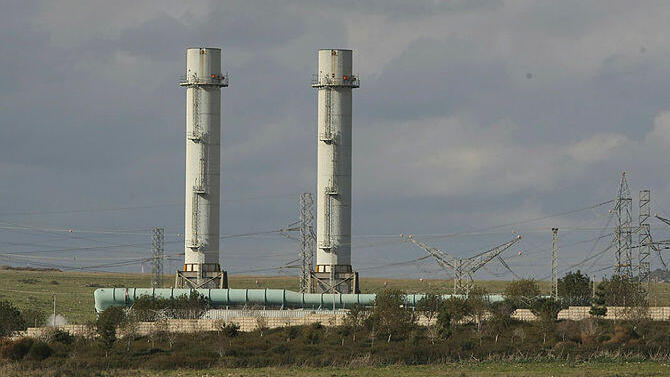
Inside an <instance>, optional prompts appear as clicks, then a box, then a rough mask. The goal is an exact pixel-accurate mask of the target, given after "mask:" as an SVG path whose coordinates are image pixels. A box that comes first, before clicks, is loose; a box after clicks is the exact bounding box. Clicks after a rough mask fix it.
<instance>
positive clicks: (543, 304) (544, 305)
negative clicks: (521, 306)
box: [530, 298, 564, 322]
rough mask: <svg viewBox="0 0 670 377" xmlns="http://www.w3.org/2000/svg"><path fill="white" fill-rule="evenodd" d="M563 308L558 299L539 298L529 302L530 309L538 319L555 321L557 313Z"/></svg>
mask: <svg viewBox="0 0 670 377" xmlns="http://www.w3.org/2000/svg"><path fill="white" fill-rule="evenodd" d="M563 308H564V305H563V304H562V303H561V302H560V301H556V300H555V299H553V298H539V299H537V300H535V301H533V303H532V304H531V308H530V310H531V311H532V312H533V314H535V315H536V316H538V317H539V318H538V319H539V320H540V321H552V322H553V321H555V320H556V319H557V318H558V313H559V312H560V311H561V310H562V309H563Z"/></svg>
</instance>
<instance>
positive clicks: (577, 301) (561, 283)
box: [558, 270, 591, 306]
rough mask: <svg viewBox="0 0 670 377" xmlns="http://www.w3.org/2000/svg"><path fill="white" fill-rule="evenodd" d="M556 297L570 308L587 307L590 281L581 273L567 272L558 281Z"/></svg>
mask: <svg viewBox="0 0 670 377" xmlns="http://www.w3.org/2000/svg"><path fill="white" fill-rule="evenodd" d="M558 297H560V298H561V300H562V301H563V302H564V303H565V304H567V305H572V306H587V305H590V304H591V279H589V277H588V276H586V275H584V274H582V272H581V271H579V270H577V272H568V273H567V274H565V276H564V277H562V278H561V279H558Z"/></svg>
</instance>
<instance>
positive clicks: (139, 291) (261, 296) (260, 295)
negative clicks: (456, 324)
mask: <svg viewBox="0 0 670 377" xmlns="http://www.w3.org/2000/svg"><path fill="white" fill-rule="evenodd" d="M191 292H197V293H198V294H200V295H202V296H204V297H206V298H208V299H209V300H210V301H211V303H212V305H213V306H214V307H219V308H221V307H245V306H263V307H276V308H281V309H346V308H351V307H352V306H353V305H355V304H360V305H363V306H372V305H373V302H374V300H375V297H376V294H374V293H368V294H357V293H345V294H341V293H336V294H332V293H300V292H294V291H289V290H286V289H176V288H99V289H96V290H95V292H94V294H93V295H94V297H95V311H96V312H98V313H100V312H102V311H103V310H105V309H107V308H108V307H110V306H132V305H133V303H134V302H135V300H137V299H139V298H140V297H145V296H148V297H153V298H162V299H172V298H177V297H179V296H188V295H190V294H191ZM424 296H425V294H422V293H417V294H408V295H405V305H406V306H408V307H415V306H416V303H417V302H418V301H419V300H421V299H422V298H423V297H424ZM452 296H453V295H442V298H443V299H448V298H450V297H452ZM488 300H489V301H490V302H497V301H502V300H503V297H502V296H501V295H488Z"/></svg>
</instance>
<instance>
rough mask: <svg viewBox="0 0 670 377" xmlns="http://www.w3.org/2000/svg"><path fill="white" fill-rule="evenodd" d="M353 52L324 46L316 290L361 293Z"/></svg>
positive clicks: (319, 80)
mask: <svg viewBox="0 0 670 377" xmlns="http://www.w3.org/2000/svg"><path fill="white" fill-rule="evenodd" d="M352 55H353V54H352V51H351V50H333V49H326V50H319V55H318V73H317V74H316V75H314V77H313V79H312V87H314V88H317V89H318V111H317V125H318V141H317V143H318V147H317V154H318V161H317V195H316V197H317V199H316V201H317V210H316V214H317V220H316V226H317V237H316V238H317V250H316V265H315V271H313V272H312V282H313V284H314V286H313V287H312V289H313V290H315V291H316V292H327V293H358V292H359V289H358V274H357V273H356V272H354V271H353V269H352V267H351V145H352V126H351V116H352V89H354V88H358V87H359V79H358V77H357V76H356V75H355V74H354V73H353V59H352Z"/></svg>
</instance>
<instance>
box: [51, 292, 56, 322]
mask: <svg viewBox="0 0 670 377" xmlns="http://www.w3.org/2000/svg"><path fill="white" fill-rule="evenodd" d="M51 323H52V326H53V327H54V328H56V294H55V293H54V315H53V317H52V319H51Z"/></svg>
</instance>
